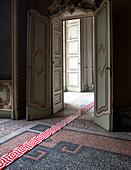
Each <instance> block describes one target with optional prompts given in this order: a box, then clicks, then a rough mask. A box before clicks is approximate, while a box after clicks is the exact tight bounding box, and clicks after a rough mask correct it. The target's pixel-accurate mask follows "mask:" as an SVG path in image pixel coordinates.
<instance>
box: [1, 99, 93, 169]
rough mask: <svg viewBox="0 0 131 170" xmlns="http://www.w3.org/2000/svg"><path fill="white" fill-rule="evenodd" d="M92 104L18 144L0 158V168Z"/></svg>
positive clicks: (56, 130)
mask: <svg viewBox="0 0 131 170" xmlns="http://www.w3.org/2000/svg"><path fill="white" fill-rule="evenodd" d="M93 106H94V102H91V103H90V104H88V105H87V106H85V107H83V108H81V109H80V110H79V111H77V112H76V113H74V114H72V115H70V116H68V117H67V118H65V119H63V120H62V121H60V122H58V123H57V124H55V125H53V126H52V127H49V128H48V129H46V130H44V131H43V132H42V133H40V134H38V135H36V136H35V137H33V138H31V139H29V140H28V141H27V142H25V143H23V144H22V145H20V146H18V147H17V148H15V149H14V150H12V151H10V152H9V153H7V154H6V155H4V156H2V157H1V158H0V169H3V168H5V167H6V166H8V165H9V164H11V163H12V162H14V161H15V160H17V159H18V158H20V157H21V156H22V155H23V154H25V153H27V152H28V151H30V150H31V149H32V148H34V147H36V146H37V145H38V144H40V143H41V142H43V141H44V140H45V139H47V138H49V137H50V136H52V135H53V134H55V133H56V132H58V131H59V130H61V129H62V128H63V127H65V126H66V125H68V124H69V123H71V122H72V121H73V120H75V119H76V118H78V117H79V116H81V115H82V114H83V113H85V112H87V111H88V110H90V109H91V108H92V107H93Z"/></svg>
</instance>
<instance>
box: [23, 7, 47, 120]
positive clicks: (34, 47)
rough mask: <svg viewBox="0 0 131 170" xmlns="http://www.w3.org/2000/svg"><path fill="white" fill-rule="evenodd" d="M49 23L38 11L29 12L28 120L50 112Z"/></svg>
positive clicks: (45, 115) (44, 115)
mask: <svg viewBox="0 0 131 170" xmlns="http://www.w3.org/2000/svg"><path fill="white" fill-rule="evenodd" d="M48 25H49V24H48V20H47V19H46V18H45V17H43V16H41V15H40V14H38V13H37V12H36V11H34V10H30V11H29V12H28V60H27V91H26V93H27V107H26V118H27V120H32V119H38V118H44V117H47V116H49V114H50V99H49V96H50V94H49V91H50V84H49V83H50V71H49V68H50V63H49V58H48V49H49V48H48V39H49V37H48V30H49V28H48ZM47 59H48V60H47Z"/></svg>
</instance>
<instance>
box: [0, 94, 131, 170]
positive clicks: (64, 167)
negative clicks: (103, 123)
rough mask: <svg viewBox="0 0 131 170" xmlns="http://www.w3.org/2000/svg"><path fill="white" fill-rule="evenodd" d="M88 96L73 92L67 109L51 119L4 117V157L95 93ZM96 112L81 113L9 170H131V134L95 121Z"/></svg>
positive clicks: (0, 134)
mask: <svg viewBox="0 0 131 170" xmlns="http://www.w3.org/2000/svg"><path fill="white" fill-rule="evenodd" d="M76 95H77V94H76ZM83 95H85V96H86V93H84V94H83ZM67 96H69V93H68V94H67ZM89 96H90V97H89ZM86 97H87V96H86ZM86 97H84V101H82V100H81V99H80V98H83V97H82V95H81V94H79V93H78V99H77V98H76V96H75V97H74V94H73V97H72V99H71V98H70V99H68V100H67V101H66V103H65V109H64V110H63V111H61V112H58V113H57V115H56V117H52V118H50V119H44V120H35V121H29V122H27V121H25V120H18V121H14V120H2V119H1V120H0V157H1V156H3V155H5V154H6V153H8V152H9V151H11V150H13V149H15V148H16V147H18V146H19V145H21V144H23V143H24V142H26V141H28V140H29V139H30V138H32V137H34V136H36V135H37V134H39V133H41V132H43V131H44V130H46V129H47V128H49V127H51V126H52V125H53V124H55V123H57V122H59V121H61V120H62V119H63V117H67V116H69V115H70V114H72V113H74V111H75V110H78V109H79V108H81V107H82V106H83V105H86V103H85V101H88V102H90V100H92V99H93V93H90V94H89V95H88V99H85V98H86ZM91 97H92V98H91ZM73 101H76V103H75V102H73ZM78 101H80V102H79V103H78ZM93 112H94V110H93V109H91V110H90V111H88V112H87V113H86V114H85V115H82V116H80V117H79V118H78V119H76V120H75V121H73V122H72V123H71V124H69V125H68V126H67V127H65V128H64V129H62V130H60V131H59V132H57V133H56V134H54V135H53V136H51V137H50V138H48V139H47V140H45V141H44V142H42V143H41V144H40V145H38V146H36V147H35V148H34V149H32V150H31V151H29V152H28V153H26V154H25V155H24V156H22V157H21V158H19V159H18V160H16V161H15V162H14V163H12V164H11V165H9V166H8V167H7V168H5V169H12V170H23V169H25V170H27V169H28V170H35V169H41V170H42V169H43V170H46V169H47V170H83V169H85V170H88V169H91V170H98V169H99V170H103V169H105V170H107V169H109V170H110V169H114V170H124V169H125V170H128V169H129V170H131V133H124V132H122V133H120V132H112V133H111V132H107V131H106V130H104V129H102V128H101V127H99V126H97V125H95V124H94V122H93Z"/></svg>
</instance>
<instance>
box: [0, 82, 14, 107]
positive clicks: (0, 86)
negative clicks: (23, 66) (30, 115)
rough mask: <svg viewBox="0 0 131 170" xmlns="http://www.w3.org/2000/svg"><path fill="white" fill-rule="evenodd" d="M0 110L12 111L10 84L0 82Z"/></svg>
mask: <svg viewBox="0 0 131 170" xmlns="http://www.w3.org/2000/svg"><path fill="white" fill-rule="evenodd" d="M0 109H12V104H11V82H8V81H7V82H6V80H5V82H3V81H2V82H0Z"/></svg>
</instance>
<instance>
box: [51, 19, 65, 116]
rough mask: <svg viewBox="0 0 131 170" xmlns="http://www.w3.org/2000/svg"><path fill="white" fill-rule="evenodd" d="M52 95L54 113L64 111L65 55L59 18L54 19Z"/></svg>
mask: <svg viewBox="0 0 131 170" xmlns="http://www.w3.org/2000/svg"><path fill="white" fill-rule="evenodd" d="M51 25H52V48H51V49H52V76H53V81H52V94H53V113H56V112H58V111H59V110H61V109H63V106H64V98H63V96H64V92H63V66H62V65H63V64H62V63H63V55H62V44H63V42H62V33H63V32H62V21H61V20H60V19H58V18H54V19H52V23H51Z"/></svg>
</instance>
